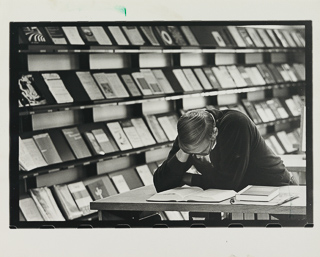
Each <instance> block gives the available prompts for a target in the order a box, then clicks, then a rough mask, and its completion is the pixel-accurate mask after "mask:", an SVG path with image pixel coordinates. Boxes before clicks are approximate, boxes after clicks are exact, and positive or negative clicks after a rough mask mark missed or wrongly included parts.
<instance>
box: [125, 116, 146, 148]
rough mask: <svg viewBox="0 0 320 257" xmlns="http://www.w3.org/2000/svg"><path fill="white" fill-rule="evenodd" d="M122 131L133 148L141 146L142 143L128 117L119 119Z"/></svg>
mask: <svg viewBox="0 0 320 257" xmlns="http://www.w3.org/2000/svg"><path fill="white" fill-rule="evenodd" d="M119 123H120V124H121V127H122V129H123V132H124V133H125V134H126V136H127V138H128V139H129V141H130V143H131V145H132V147H133V148H139V147H143V146H144V144H143V142H142V140H141V138H140V136H139V134H138V132H137V130H136V128H135V127H134V126H133V124H132V122H131V120H130V119H128V120H121V121H119Z"/></svg>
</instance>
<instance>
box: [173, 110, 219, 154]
mask: <svg viewBox="0 0 320 257" xmlns="http://www.w3.org/2000/svg"><path fill="white" fill-rule="evenodd" d="M217 135H218V128H217V127H216V121H215V119H214V117H213V115H212V114H211V113H209V112H207V111H204V110H192V111H188V112H186V113H185V114H184V115H182V116H181V117H180V119H179V121H178V139H179V147H180V148H181V150H182V151H184V152H186V153H189V154H198V155H207V154H209V153H210V151H211V149H212V148H213V147H214V145H215V142H216V137H217Z"/></svg>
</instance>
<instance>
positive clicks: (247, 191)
mask: <svg viewBox="0 0 320 257" xmlns="http://www.w3.org/2000/svg"><path fill="white" fill-rule="evenodd" d="M278 195H279V187H271V186H253V185H249V186H247V187H245V188H244V189H242V190H241V191H240V192H238V193H237V194H236V200H239V201H240V200H242V201H265V202H268V201H270V200H272V199H273V198H275V197H276V196H278Z"/></svg>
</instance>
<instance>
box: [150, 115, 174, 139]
mask: <svg viewBox="0 0 320 257" xmlns="http://www.w3.org/2000/svg"><path fill="white" fill-rule="evenodd" d="M145 119H146V121H147V124H148V126H149V128H150V130H151V132H152V134H153V136H154V138H155V140H156V141H157V142H158V143H163V142H167V141H168V138H167V136H166V135H165V133H164V131H163V130H162V128H161V126H160V124H159V122H158V120H157V118H156V116H155V115H146V116H145Z"/></svg>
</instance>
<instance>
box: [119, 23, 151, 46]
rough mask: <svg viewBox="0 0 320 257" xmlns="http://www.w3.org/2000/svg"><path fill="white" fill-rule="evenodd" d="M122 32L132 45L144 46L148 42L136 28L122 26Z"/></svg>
mask: <svg viewBox="0 0 320 257" xmlns="http://www.w3.org/2000/svg"><path fill="white" fill-rule="evenodd" d="M122 30H123V32H124V33H125V35H126V36H127V38H128V39H129V42H130V44H131V45H144V44H145V43H146V42H145V41H144V39H143V37H142V36H141V34H140V31H139V29H138V27H136V26H122Z"/></svg>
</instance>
